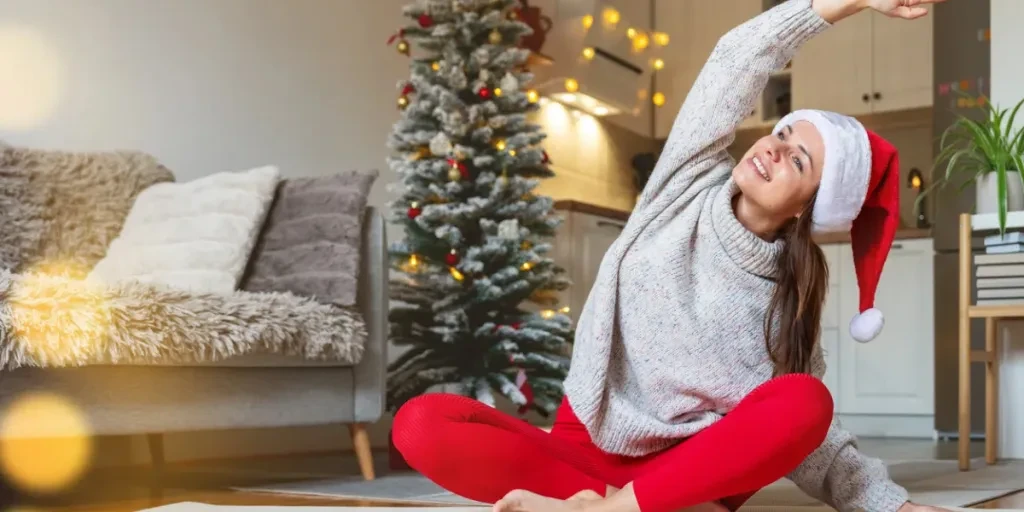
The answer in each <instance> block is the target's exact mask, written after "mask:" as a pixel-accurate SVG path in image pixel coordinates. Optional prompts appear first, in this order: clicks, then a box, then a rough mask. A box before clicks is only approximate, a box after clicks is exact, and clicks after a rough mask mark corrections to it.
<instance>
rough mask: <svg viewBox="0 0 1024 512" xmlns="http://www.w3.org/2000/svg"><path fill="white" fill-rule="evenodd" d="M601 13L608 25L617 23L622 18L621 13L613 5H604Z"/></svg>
mask: <svg viewBox="0 0 1024 512" xmlns="http://www.w3.org/2000/svg"><path fill="white" fill-rule="evenodd" d="M602 15H603V16H604V22H605V23H607V24H609V25H615V24H618V23H619V21H621V20H622V15H621V14H620V13H619V11H617V10H615V8H614V7H605V9H604V13H603V14H602Z"/></svg>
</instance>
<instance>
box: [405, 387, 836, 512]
mask: <svg viewBox="0 0 1024 512" xmlns="http://www.w3.org/2000/svg"><path fill="white" fill-rule="evenodd" d="M831 419H832V399H831V395H830V394H829V392H828V390H827V389H826V388H825V387H824V385H823V384H822V383H821V381H819V380H817V379H815V378H813V377H811V376H807V375H791V376H786V377H780V378H777V379H773V380H771V381H769V382H767V383H765V384H763V385H762V386H761V387H759V388H757V389H756V390H754V392H752V393H751V394H750V395H748V396H747V397H746V398H745V399H743V400H742V401H741V402H740V404H739V405H738V406H737V407H736V408H735V409H734V410H733V411H732V412H730V413H729V414H728V415H727V416H726V417H725V418H723V419H722V420H720V421H719V422H717V423H715V424H714V425H712V426H710V427H708V428H706V429H705V430H703V431H702V432H700V433H698V434H696V435H694V436H692V437H690V438H688V439H686V440H684V441H682V442H681V443H679V444H678V445H676V446H675V447H673V448H671V449H668V450H665V451H664V452H660V453H658V454H655V455H653V456H649V457H644V458H641V459H625V458H618V457H615V456H610V455H607V454H604V453H602V452H601V451H600V450H598V449H597V448H596V447H594V446H593V445H592V444H591V443H589V439H586V440H583V439H581V438H580V437H579V436H571V435H564V434H561V433H560V429H558V428H556V429H555V430H554V431H553V433H552V434H547V433H545V432H544V431H542V430H540V429H538V428H536V427H533V426H531V425H529V424H527V423H526V422H523V421H522V420H519V419H516V418H514V417H511V416H508V415H505V414H503V413H501V412H500V411H497V410H495V409H493V408H491V407H489V406H487V405H484V404H481V403H479V402H477V401H475V400H472V399H469V398H465V397H461V396H456V395H443V394H431V395H424V396H421V397H418V398H416V399H414V400H412V401H410V402H409V403H407V404H406V405H405V406H404V407H403V408H402V409H401V410H400V411H399V412H398V414H397V415H396V417H395V423H394V442H395V446H396V447H397V448H398V449H399V451H401V452H402V455H403V456H404V457H405V458H406V461H407V462H408V463H409V465H410V466H411V467H412V468H413V469H416V470H417V471H419V472H420V473H422V474H424V475H425V476H427V477H428V478H430V479H431V480H433V481H434V482H435V483H437V484H438V485H440V486H442V487H444V488H445V489H448V490H449V491H451V492H454V493H456V494H458V495H460V496H463V497H466V498H469V499H472V500H475V501H481V502H485V503H497V504H498V505H499V506H498V508H500V509H503V510H506V511H515V510H527V511H530V512H548V511H552V512H554V511H558V510H586V509H587V508H591V507H587V506H585V503H586V502H584V503H576V504H573V506H571V507H569V506H568V504H566V503H561V502H560V500H566V499H568V498H570V497H573V496H576V495H578V494H579V493H581V491H582V492H585V491H591V492H593V493H595V494H598V495H600V496H604V495H605V493H606V490H607V488H608V487H609V486H612V487H616V488H622V487H624V486H626V490H625V491H622V492H617V493H615V495H614V496H612V497H610V498H607V499H603V500H594V501H590V502H589V503H593V504H595V505H600V504H604V505H607V504H608V502H611V501H612V500H616V501H618V502H619V503H616V504H615V505H616V507H611V508H610V509H613V510H628V509H630V508H634V509H637V510H639V511H642V512H675V511H679V510H685V509H687V508H688V507H697V506H702V504H707V503H710V502H716V501H718V502H721V503H723V504H724V505H725V506H726V507H727V508H728V509H730V510H735V509H737V508H739V506H740V505H742V504H743V502H745V501H746V500H747V499H748V498H749V497H750V496H751V495H752V494H753V493H754V492H756V491H757V490H758V489H760V488H761V487H763V486H765V485H768V484H770V483H772V482H773V481H775V480H777V479H779V478H783V477H784V476H785V475H786V474H788V473H789V472H791V471H792V470H793V469H795V468H796V467H797V466H798V465H799V464H800V462H802V461H803V460H804V458H806V457H807V455H809V454H810V453H811V452H812V451H814V450H815V449H816V448H817V447H818V446H819V445H820V444H821V442H822V441H823V440H824V438H825V435H826V434H827V432H828V428H829V426H830V424H831ZM516 490H521V491H525V492H517V493H514V494H513V495H512V497H511V498H509V496H508V495H509V493H510V492H512V491H516ZM591 496H592V495H591ZM503 498H505V500H504V501H503ZM503 505H504V506H503ZM580 505H583V507H582V508H580ZM593 508H594V510H597V508H599V507H593ZM605 508H606V509H607V508H608V507H605Z"/></svg>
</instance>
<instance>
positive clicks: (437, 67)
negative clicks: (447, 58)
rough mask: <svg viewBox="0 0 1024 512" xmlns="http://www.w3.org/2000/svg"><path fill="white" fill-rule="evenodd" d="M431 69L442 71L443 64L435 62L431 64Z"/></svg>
mask: <svg viewBox="0 0 1024 512" xmlns="http://www.w3.org/2000/svg"><path fill="white" fill-rule="evenodd" d="M430 69H433V70H434V71H441V63H440V62H438V61H436V60H435V61H434V62H431V63H430Z"/></svg>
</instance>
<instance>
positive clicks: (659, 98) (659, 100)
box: [651, 92, 665, 107]
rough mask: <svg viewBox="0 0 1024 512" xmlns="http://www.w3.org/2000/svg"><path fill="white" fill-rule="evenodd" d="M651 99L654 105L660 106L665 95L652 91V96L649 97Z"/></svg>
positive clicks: (663, 102)
mask: <svg viewBox="0 0 1024 512" xmlns="http://www.w3.org/2000/svg"><path fill="white" fill-rule="evenodd" d="M651 101H652V102H654V105H655V106H658V107H660V106H662V105H664V104H665V95H664V94H662V93H660V92H656V93H654V96H652V97H651Z"/></svg>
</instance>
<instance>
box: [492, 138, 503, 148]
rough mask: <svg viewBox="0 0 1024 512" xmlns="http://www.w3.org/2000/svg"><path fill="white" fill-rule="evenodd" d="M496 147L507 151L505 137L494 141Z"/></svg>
mask: <svg viewBox="0 0 1024 512" xmlns="http://www.w3.org/2000/svg"><path fill="white" fill-rule="evenodd" d="M494 149H497V150H498V151H505V139H498V142H495V143H494Z"/></svg>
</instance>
